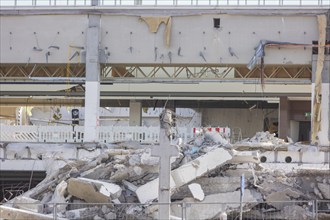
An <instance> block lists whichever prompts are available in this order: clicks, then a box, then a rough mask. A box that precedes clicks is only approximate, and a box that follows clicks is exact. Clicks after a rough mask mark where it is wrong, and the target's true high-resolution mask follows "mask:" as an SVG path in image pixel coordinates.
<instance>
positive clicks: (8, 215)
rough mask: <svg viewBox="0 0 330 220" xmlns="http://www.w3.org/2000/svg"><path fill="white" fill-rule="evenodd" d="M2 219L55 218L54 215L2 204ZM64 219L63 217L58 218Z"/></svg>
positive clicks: (45, 219)
mask: <svg viewBox="0 0 330 220" xmlns="http://www.w3.org/2000/svg"><path fill="white" fill-rule="evenodd" d="M0 216H1V219H33V220H47V219H50V220H51V219H54V217H53V215H44V214H40V213H35V212H31V211H27V210H22V209H16V208H12V207H7V206H3V205H2V206H0ZM58 219H59V220H63V219H62V218H58Z"/></svg>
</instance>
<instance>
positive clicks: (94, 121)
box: [84, 15, 101, 142]
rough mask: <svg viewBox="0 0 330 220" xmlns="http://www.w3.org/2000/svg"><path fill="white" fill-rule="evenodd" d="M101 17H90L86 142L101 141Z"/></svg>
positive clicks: (88, 31) (87, 51) (86, 87)
mask: <svg viewBox="0 0 330 220" xmlns="http://www.w3.org/2000/svg"><path fill="white" fill-rule="evenodd" d="M100 18H101V17H100V16H99V15H89V27H88V28H87V37H86V83H85V89H86V91H85V131H84V142H98V141H99V125H100V123H99V108H100V61H99V32H100Z"/></svg>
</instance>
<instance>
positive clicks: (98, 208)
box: [0, 200, 330, 220]
mask: <svg viewBox="0 0 330 220" xmlns="http://www.w3.org/2000/svg"><path fill="white" fill-rule="evenodd" d="M13 201H14V202H11V203H10V204H9V203H7V204H6V206H11V207H13V208H18V209H20V210H27V211H28V212H32V213H33V212H39V213H40V214H41V215H45V217H46V216H47V217H50V218H51V217H52V219H54V220H56V219H63V217H64V218H65V219H80V220H85V219H86V220H87V219H93V218H95V216H96V215H98V216H99V217H100V218H103V219H131V218H132V217H134V219H145V218H148V219H158V215H157V213H158V208H159V207H160V206H165V205H169V206H170V207H171V216H172V219H181V220H192V219H193V220H199V219H206V217H210V216H211V217H212V219H213V218H214V219H227V220H234V219H239V207H240V203H237V202H236V203H233V202H225V201H223V202H219V203H204V202H194V203H185V202H175V203H169V204H168V203H167V204H165V203H150V204H140V203H121V204H115V203H46V204H41V203H16V202H15V200H13ZM320 203H324V204H328V205H329V201H321V200H316V201H315V200H311V201H272V202H271V203H269V202H243V203H242V205H243V207H244V208H243V214H242V217H243V219H250V220H257V219H265V220H266V219H314V220H317V219H326V218H323V217H322V216H323V215H327V213H329V212H330V208H329V207H328V208H326V209H323V210H318V209H317V204H320ZM1 208H4V209H5V207H4V204H3V206H1V204H0V209H1ZM9 212H10V211H9ZM9 212H8V211H4V212H3V213H9ZM42 213H47V214H42ZM224 216H226V218H221V217H224ZM318 216H320V217H318ZM209 219H211V218H209Z"/></svg>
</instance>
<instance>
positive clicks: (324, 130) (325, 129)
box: [312, 55, 330, 147]
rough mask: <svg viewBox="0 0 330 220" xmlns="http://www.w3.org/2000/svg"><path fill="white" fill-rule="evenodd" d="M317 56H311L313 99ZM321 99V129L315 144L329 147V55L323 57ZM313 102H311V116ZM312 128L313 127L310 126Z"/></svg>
mask: <svg viewBox="0 0 330 220" xmlns="http://www.w3.org/2000/svg"><path fill="white" fill-rule="evenodd" d="M316 63H317V56H316V55H314V56H313V63H312V66H313V76H312V97H313V98H314V89H315V71H316ZM321 88H322V98H321V129H320V131H319V132H318V133H317V140H318V141H317V142H318V144H319V146H328V147H330V122H329V121H330V55H327V56H325V60H324V67H323V71H322V87H321ZM313 115H314V112H313V102H312V116H313ZM312 126H313V125H312Z"/></svg>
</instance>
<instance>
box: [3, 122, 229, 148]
mask: <svg viewBox="0 0 330 220" xmlns="http://www.w3.org/2000/svg"><path fill="white" fill-rule="evenodd" d="M200 129H202V130H203V129H206V130H208V131H212V130H214V131H216V132H220V133H224V134H226V135H227V136H228V137H230V128H228V127H225V128H220V127H216V128H188V127H176V128H173V130H172V133H173V134H174V136H175V137H177V138H181V139H182V140H183V141H184V142H186V141H187V140H189V139H191V138H193V137H194V135H195V134H196V131H197V130H200ZM0 131H1V132H0V142H35V143H40V142H44V143H79V142H80V143H82V142H84V132H85V131H84V126H77V125H76V126H34V125H25V126H11V125H0ZM120 141H137V142H140V143H143V144H156V143H159V127H139V126H135V127H129V126H101V127H99V142H100V143H114V142H120Z"/></svg>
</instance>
